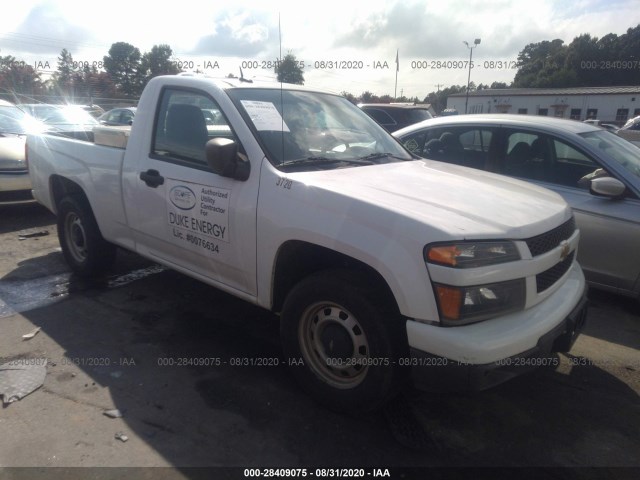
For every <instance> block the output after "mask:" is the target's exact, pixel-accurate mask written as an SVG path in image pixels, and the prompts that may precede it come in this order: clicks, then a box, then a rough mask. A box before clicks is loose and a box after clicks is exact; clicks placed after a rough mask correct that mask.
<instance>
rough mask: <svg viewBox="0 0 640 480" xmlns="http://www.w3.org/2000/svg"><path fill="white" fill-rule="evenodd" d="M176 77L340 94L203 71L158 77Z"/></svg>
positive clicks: (227, 86)
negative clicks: (222, 75) (209, 73)
mask: <svg viewBox="0 0 640 480" xmlns="http://www.w3.org/2000/svg"><path fill="white" fill-rule="evenodd" d="M175 77H183V78H197V79H201V80H209V81H211V83H213V84H215V85H216V86H217V87H218V88H221V89H223V90H229V89H232V88H269V89H274V90H279V89H280V88H283V89H286V90H301V91H305V92H318V93H328V94H331V95H339V94H338V93H336V92H332V91H329V90H324V89H321V88H315V87H309V86H304V85H297V84H293V83H280V82H278V81H276V80H274V81H266V80H254V79H248V78H237V77H236V78H229V77H216V76H212V75H207V74H202V73H188V72H186V73H179V74H177V75H163V76H160V77H156V78H175Z"/></svg>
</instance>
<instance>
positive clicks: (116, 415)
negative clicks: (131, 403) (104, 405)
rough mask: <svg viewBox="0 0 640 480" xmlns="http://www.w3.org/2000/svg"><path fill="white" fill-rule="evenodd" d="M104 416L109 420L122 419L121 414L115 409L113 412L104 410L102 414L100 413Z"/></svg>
mask: <svg viewBox="0 0 640 480" xmlns="http://www.w3.org/2000/svg"><path fill="white" fill-rule="evenodd" d="M102 413H103V414H104V415H106V416H107V417H109V418H120V417H122V412H121V411H120V410H118V409H117V408H115V409H113V410H106V411H104V412H102Z"/></svg>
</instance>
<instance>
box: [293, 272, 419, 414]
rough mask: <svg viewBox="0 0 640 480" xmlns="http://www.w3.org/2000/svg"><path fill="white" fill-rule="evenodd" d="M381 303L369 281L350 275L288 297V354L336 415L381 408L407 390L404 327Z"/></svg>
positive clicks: (313, 281)
mask: <svg viewBox="0 0 640 480" xmlns="http://www.w3.org/2000/svg"><path fill="white" fill-rule="evenodd" d="M382 297H384V296H383V295H380V294H379V293H377V292H376V289H374V288H371V286H370V285H369V283H368V281H367V278H366V276H364V275H361V274H356V273H355V272H350V271H345V270H333V271H327V272H321V273H319V274H316V275H313V276H311V277H309V278H307V279H305V280H303V281H301V282H300V283H299V284H298V285H297V286H296V287H294V289H293V290H292V291H291V293H290V294H289V296H288V297H287V300H286V302H285V305H284V308H283V311H282V322H281V337H282V343H283V348H284V351H285V355H286V356H288V357H289V359H290V360H289V362H290V364H291V365H292V370H293V373H294V375H295V376H296V378H297V380H298V381H299V383H300V384H301V385H302V387H303V388H304V389H305V390H306V391H307V392H308V393H310V394H311V395H312V396H313V397H314V398H316V399H317V400H319V401H320V402H321V403H323V404H324V405H326V406H328V407H329V408H331V409H333V410H338V411H358V410H361V411H367V410H373V409H376V408H378V407H380V406H382V405H383V404H384V403H385V402H386V401H387V400H388V399H389V398H390V397H391V396H392V395H393V394H394V393H395V392H396V390H397V388H398V387H399V386H400V385H401V383H402V380H403V373H404V372H403V371H402V369H401V368H400V366H399V365H398V364H399V363H400V362H398V359H399V358H401V357H403V356H406V354H407V350H408V347H407V340H406V330H405V325H404V322H403V321H402V320H401V318H400V315H399V314H398V313H397V312H395V309H394V308H391V306H390V305H385V304H383V302H381V301H380V298H382ZM297 359H302V361H303V362H302V363H303V365H300V364H299V362H298V363H296V361H295V360H297Z"/></svg>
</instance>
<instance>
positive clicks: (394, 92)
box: [393, 49, 400, 100]
mask: <svg viewBox="0 0 640 480" xmlns="http://www.w3.org/2000/svg"><path fill="white" fill-rule="evenodd" d="M398 53H400V51H399V50H398V49H396V87H395V89H394V90H393V98H394V100H397V99H398V70H400V61H399V59H398Z"/></svg>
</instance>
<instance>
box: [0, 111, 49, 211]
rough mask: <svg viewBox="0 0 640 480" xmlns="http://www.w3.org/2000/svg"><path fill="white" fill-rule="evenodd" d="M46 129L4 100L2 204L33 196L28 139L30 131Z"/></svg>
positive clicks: (0, 168) (0, 118) (0, 129)
mask: <svg viewBox="0 0 640 480" xmlns="http://www.w3.org/2000/svg"><path fill="white" fill-rule="evenodd" d="M44 129H45V126H44V125H42V124H41V123H40V122H38V121H37V120H36V119H34V118H33V117H31V116H30V115H27V114H26V113H24V112H23V111H22V110H20V109H19V108H18V107H16V106H15V105H13V104H11V103H9V102H6V101H4V100H0V203H6V202H14V201H22V200H32V199H33V197H32V196H31V181H30V179H29V170H28V168H27V162H26V160H25V154H24V148H25V141H26V138H27V134H29V133H39V132H42V131H43V130H44Z"/></svg>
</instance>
